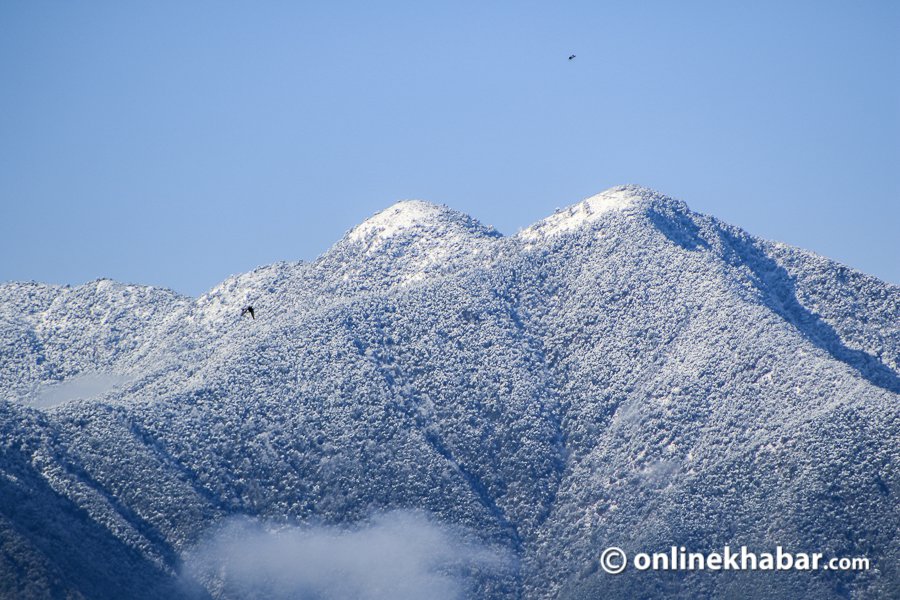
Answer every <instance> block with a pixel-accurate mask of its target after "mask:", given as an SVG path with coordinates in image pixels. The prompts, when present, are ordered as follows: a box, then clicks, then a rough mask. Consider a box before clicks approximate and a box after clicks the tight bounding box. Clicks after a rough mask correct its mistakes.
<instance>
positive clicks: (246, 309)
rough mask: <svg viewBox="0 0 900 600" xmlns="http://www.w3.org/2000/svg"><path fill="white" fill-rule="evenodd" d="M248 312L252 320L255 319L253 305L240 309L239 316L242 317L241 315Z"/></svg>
mask: <svg viewBox="0 0 900 600" xmlns="http://www.w3.org/2000/svg"><path fill="white" fill-rule="evenodd" d="M248 313H249V314H250V316H251V317H252V318H253V320H254V321H255V320H256V315H255V314H254V313H253V307H252V306H245V307H244V308H242V309H241V316H242V317H243V316H244V315H246V314H248Z"/></svg>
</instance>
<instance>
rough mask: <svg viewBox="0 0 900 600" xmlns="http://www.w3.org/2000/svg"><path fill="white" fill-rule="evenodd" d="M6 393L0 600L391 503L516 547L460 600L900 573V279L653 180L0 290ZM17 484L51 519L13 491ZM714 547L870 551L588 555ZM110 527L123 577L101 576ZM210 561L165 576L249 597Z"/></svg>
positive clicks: (829, 593)
mask: <svg viewBox="0 0 900 600" xmlns="http://www.w3.org/2000/svg"><path fill="white" fill-rule="evenodd" d="M246 304H253V305H254V307H255V308H256V311H257V319H256V320H255V321H251V320H249V319H247V318H244V319H242V318H241V317H240V308H241V307H242V306H244V305H246ZM0 391H2V398H3V403H2V404H0V408H2V421H0V425H2V427H0V431H2V432H3V436H2V438H0V439H2V442H0V448H2V449H3V454H2V455H0V475H4V477H0V494H2V496H0V497H2V498H5V499H6V500H4V501H3V502H0V548H2V550H0V556H2V557H3V558H4V562H0V565H6V566H0V595H3V593H4V590H5V591H6V592H9V590H13V589H18V588H19V587H21V586H23V585H25V583H27V584H28V585H29V586H30V587H29V589H30V590H32V592H31V593H32V594H33V595H34V596H38V597H40V596H42V595H50V593H49V592H47V591H46V590H69V591H75V592H80V593H82V594H85V595H86V596H89V597H103V596H104V595H105V596H107V597H117V596H121V594H122V593H123V592H122V590H123V589H125V587H126V586H129V585H132V586H134V583H135V582H136V581H141V582H144V584H145V585H144V587H143V588H141V586H134V587H136V588H137V589H146V590H147V594H146V595H147V597H158V596H159V595H160V592H159V590H161V589H169V588H167V587H166V586H170V587H171V586H173V585H176V584H179V585H182V586H183V585H184V582H183V581H182V579H183V578H182V577H180V574H181V573H182V571H183V561H184V560H186V557H190V556H193V554H192V551H193V550H192V549H194V548H196V547H197V544H198V543H202V541H203V540H204V539H206V536H208V535H209V532H210V531H214V530H215V527H216V525H217V524H219V523H223V522H225V521H226V520H227V519H228V518H229V517H232V516H235V515H243V516H251V517H259V518H262V519H264V520H265V521H266V522H270V523H276V522H277V523H282V524H286V523H313V522H314V523H320V524H351V523H356V522H364V521H365V520H366V519H368V518H369V517H370V516H372V515H373V514H376V513H379V512H381V511H390V510H394V509H422V510H425V511H427V513H428V514H430V515H432V518H433V519H434V520H435V521H436V522H438V523H442V524H453V525H458V526H462V527H464V528H465V530H466V531H469V532H477V536H478V537H479V538H480V539H481V542H483V543H486V544H490V545H491V547H492V548H503V549H505V550H504V551H507V552H509V553H511V555H513V556H514V557H515V558H516V560H515V566H514V568H513V569H512V571H510V570H509V569H494V570H491V569H488V568H484V569H483V570H481V571H479V570H478V569H474V570H472V569H468V570H467V572H468V571H473V572H474V575H472V576H471V577H469V578H467V580H466V585H467V586H469V587H467V588H464V589H466V590H467V591H466V592H465V593H466V594H467V595H470V596H472V597H495V598H507V597H509V598H514V597H524V598H553V597H571V598H593V597H604V596H608V595H611V594H612V595H615V594H630V593H633V592H635V591H636V590H643V591H644V592H643V593H646V594H647V595H648V596H650V597H654V596H661V595H663V594H665V595H680V596H682V597H704V596H715V597H719V596H722V595H728V594H735V593H738V592H739V593H740V594H743V595H744V596H749V597H773V596H774V597H789V598H796V597H809V598H828V597H848V596H852V597H878V596H885V597H889V596H890V595H891V594H892V593H894V592H896V590H897V586H898V584H900V573H898V570H897V566H896V565H897V564H898V559H900V556H898V547H900V544H898V541H900V539H898V534H900V502H898V494H900V475H898V472H897V469H896V465H897V464H898V461H900V411H898V400H900V289H898V288H897V287H895V286H890V285H888V284H885V283H883V282H880V281H878V280H877V279H874V278H871V277H868V276H866V275H863V274H861V273H858V272H855V271H853V270H851V269H849V268H847V267H844V266H842V265H838V264H836V263H833V262H831V261H829V260H827V259H824V258H822V257H818V256H815V255H813V254H810V253H808V252H805V251H802V250H798V249H795V248H791V247H788V246H785V245H782V244H775V243H770V242H765V241H762V240H758V239H755V238H753V237H751V236H749V235H748V234H746V233H744V232H742V231H740V230H739V229H736V228H734V227H732V226H730V225H727V224H724V223H721V222H719V221H717V220H716V219H714V218H712V217H708V216H704V215H698V214H695V213H692V212H691V211H690V210H689V209H688V208H687V206H686V205H685V204H684V203H682V202H679V201H675V200H672V199H670V198H667V197H664V196H662V195H660V194H657V193H655V192H652V191H650V190H646V189H644V188H639V187H634V186H626V187H620V188H615V189H613V190H609V191H607V192H604V193H602V194H599V195H597V196H594V197H592V198H589V199H587V200H585V201H583V202H581V203H578V204H575V205H573V206H572V207H570V208H568V209H564V210H562V211H559V212H557V213H556V214H554V215H551V216H549V217H548V218H546V219H544V220H543V221H540V222H538V223H536V224H535V225H533V226H531V227H529V228H527V229H525V230H523V231H521V232H520V233H519V234H517V235H515V236H510V237H503V236H500V235H499V234H498V233H497V232H495V231H493V230H492V229H489V228H486V227H484V226H482V225H481V224H479V223H478V222H477V221H475V220H474V219H472V218H471V217H468V216H467V215H463V214H461V213H458V212H456V211H453V210H451V209H449V208H446V207H440V206H435V205H431V204H427V203H424V202H418V201H413V202H401V203H398V204H396V205H394V206H392V207H390V208H388V209H386V210H385V211H383V212H381V213H379V214H378V215H375V216H374V217H372V218H371V219H369V220H367V221H366V222H364V223H362V224H361V225H359V226H357V227H356V228H354V229H352V230H351V231H349V232H348V233H347V235H346V236H345V237H344V238H343V239H341V240H340V241H338V242H337V243H336V244H335V245H334V246H333V247H332V248H331V249H330V250H329V251H328V252H326V253H325V254H324V255H322V256H321V257H320V258H318V259H317V260H316V261H313V262H311V263H278V264H275V265H271V266H268V267H262V268H260V269H257V270H256V271H253V272H251V273H247V274H243V275H239V276H236V277H232V278H230V279H228V280H226V281H225V282H223V283H222V284H221V285H219V286H217V287H216V288H214V289H213V290H211V291H210V292H209V293H207V294H205V295H204V296H201V297H200V298H197V299H190V298H184V297H179V296H177V295H176V294H174V293H171V292H169V291H166V290H160V289H154V288H146V287H140V286H126V285H121V284H116V283H113V282H109V281H99V282H93V283H90V284H86V285H84V286H80V287H78V288H68V287H58V286H46V285H41V284H5V285H2V286H0ZM26 497H27V498H31V499H32V500H31V502H32V503H38V504H39V505H40V506H42V507H44V510H42V511H37V512H27V511H25V512H23V511H22V510H19V509H17V508H16V506H17V505H19V504H20V501H19V500H13V499H14V498H26ZM73 520H74V521H73ZM73 531H79V532H81V533H78V536H79V537H81V538H84V539H87V540H90V542H89V543H87V545H86V550H85V551H84V552H82V553H81V554H80V555H79V556H78V560H77V561H76V560H75V559H72V558H71V557H69V554H70V553H68V552H66V551H63V550H60V545H63V546H65V545H66V544H67V543H68V542H66V541H65V540H67V539H70V538H71V536H72V535H74V534H73V533H72V532H73ZM725 544H730V545H732V546H740V545H742V544H746V545H749V546H753V547H757V548H760V549H761V550H768V549H773V548H774V547H775V546H776V545H782V546H791V547H795V548H798V549H804V550H807V551H821V552H826V553H828V554H831V555H834V556H859V555H865V556H869V557H870V558H872V559H873V560H874V561H875V563H876V566H877V568H876V569H873V570H870V571H868V572H862V573H856V572H854V573H797V572H791V573H780V574H734V573H720V574H710V573H693V574H688V575H685V576H680V577H675V576H673V575H672V574H665V573H660V574H656V573H649V572H647V573H637V574H628V573H626V574H623V575H621V576H619V577H617V578H613V577H610V576H607V575H605V574H604V573H603V572H602V571H600V570H599V569H598V568H597V563H596V559H597V556H598V554H599V552H600V550H602V549H603V548H605V547H607V546H611V545H616V546H621V547H623V548H625V549H626V550H628V551H638V550H647V551H654V550H665V549H668V547H669V546H671V545H685V546H688V547H690V548H691V549H692V550H693V551H704V550H717V549H721V547H722V546H724V545H725ZM114 546H115V547H121V548H125V549H127V552H125V553H122V552H119V554H121V555H122V556H126V558H123V559H122V560H127V561H130V562H129V563H128V566H127V568H128V569H129V570H130V572H132V573H134V577H133V578H132V579H129V578H118V579H115V578H113V579H111V578H110V577H109V574H108V569H109V568H116V569H119V568H121V569H124V568H125V565H119V566H113V567H110V566H109V565H108V564H107V562H106V560H105V559H104V558H103V557H105V556H107V555H108V554H109V553H110V548H112V547H114ZM10 565H16V566H10ZM75 571H78V573H77V575H76V573H75ZM201 580H202V583H203V584H204V585H205V586H206V587H205V589H202V588H198V587H191V588H190V589H188V588H186V587H182V588H179V590H180V591H179V592H178V593H182V594H184V595H197V596H200V597H202V596H204V595H206V594H209V595H211V596H213V597H234V593H235V590H237V589H238V588H234V587H229V583H228V581H227V577H226V578H225V579H224V580H223V579H222V578H221V577H219V578H218V579H217V577H216V576H209V577H206V578H205V579H204V578H202V577H201ZM106 581H110V583H109V585H108V586H107V587H104V585H105V584H104V582H106ZM179 582H180V583H179ZM117 586H118V587H117ZM241 589H243V588H241ZM244 591H246V590H244ZM229 594H231V595H229ZM129 595H135V593H134V592H133V590H129ZM238 595H239V594H238Z"/></svg>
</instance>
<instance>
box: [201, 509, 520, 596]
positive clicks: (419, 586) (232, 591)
mask: <svg viewBox="0 0 900 600" xmlns="http://www.w3.org/2000/svg"><path fill="white" fill-rule="evenodd" d="M185 565H186V571H187V574H189V575H190V576H191V577H192V578H194V579H197V580H199V581H201V582H202V583H203V584H204V585H206V586H207V588H208V589H210V591H212V592H213V594H214V595H215V596H216V597H220V598H316V599H321V600H344V599H351V598H353V599H359V600H383V599H384V600H386V599H391V600H407V599H409V600H413V599H419V598H430V599H434V600H455V599H459V598H464V597H466V594H467V591H468V590H469V586H470V585H471V584H472V582H473V581H474V579H475V578H477V577H478V576H479V575H485V574H503V573H505V572H508V571H510V570H511V569H512V568H513V565H514V559H513V556H512V554H511V553H510V552H509V551H507V550H505V549H503V548H500V547H494V546H488V545H486V544H484V543H482V542H480V541H478V540H477V538H475V536H474V535H472V534H471V533H469V532H467V531H465V530H463V529H461V528H458V527H453V526H447V525H442V524H439V523H436V522H434V521H433V520H431V519H429V518H427V517H426V516H425V515H423V514H422V513H418V512H407V511H396V512H392V513H387V514H384V515H380V516H378V517H376V518H374V519H372V520H371V521H369V522H367V523H365V524H363V525H361V526H355V527H353V528H339V527H329V526H316V527H282V528H272V527H266V526H264V525H262V524H259V523H255V522H252V521H249V520H246V519H243V520H231V521H229V522H228V523H226V524H225V525H224V526H223V527H221V528H219V529H218V530H216V531H215V532H214V533H213V534H212V535H211V536H209V537H208V538H207V539H206V540H205V541H203V542H201V543H200V544H199V545H197V546H196V547H195V548H193V549H192V550H190V551H189V552H187V553H186V555H185Z"/></svg>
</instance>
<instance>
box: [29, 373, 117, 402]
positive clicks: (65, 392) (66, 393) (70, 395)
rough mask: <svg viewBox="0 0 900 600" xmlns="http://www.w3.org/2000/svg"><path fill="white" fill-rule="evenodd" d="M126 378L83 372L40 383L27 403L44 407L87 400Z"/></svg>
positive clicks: (111, 374) (108, 389) (115, 386)
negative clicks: (52, 381) (60, 379)
mask: <svg viewBox="0 0 900 600" xmlns="http://www.w3.org/2000/svg"><path fill="white" fill-rule="evenodd" d="M127 380H128V378H127V377H124V376H122V375H115V374H113V373H85V374H82V375H77V376H75V377H72V378H70V379H66V380H65V381H60V382H54V383H50V384H44V385H42V386H41V387H40V388H38V390H37V392H35V394H34V396H33V397H32V398H31V399H30V400H29V401H28V402H27V404H28V405H29V406H32V407H34V408H42V409H44V408H53V407H54V406H59V405H61V404H65V403H67V402H71V401H73V400H87V399H89V398H93V397H94V396H99V395H101V394H105V393H107V392H111V391H112V390H114V389H116V388H117V387H120V386H121V385H122V384H124V383H125V382H126V381H127Z"/></svg>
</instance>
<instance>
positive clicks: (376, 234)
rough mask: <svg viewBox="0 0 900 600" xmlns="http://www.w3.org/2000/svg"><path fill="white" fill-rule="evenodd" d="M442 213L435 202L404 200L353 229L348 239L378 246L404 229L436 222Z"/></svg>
mask: <svg viewBox="0 0 900 600" xmlns="http://www.w3.org/2000/svg"><path fill="white" fill-rule="evenodd" d="M440 214H441V208H440V207H439V206H435V205H434V204H429V203H428V202H422V201H421V200H404V201H402V202H398V203H396V204H394V205H393V206H390V207H388V208H386V209H384V210H383V211H381V212H380V213H377V214H376V215H375V216H373V217H370V218H369V219H366V220H365V221H363V222H362V223H361V224H359V225H357V226H356V227H354V228H353V229H351V230H350V233H348V234H347V239H348V240H350V241H351V242H369V243H370V244H371V245H373V246H377V245H378V243H379V242H382V241H384V240H386V239H388V238H391V237H393V236H395V235H397V234H398V233H400V232H402V231H405V230H407V229H412V228H414V227H417V226H422V225H427V224H431V223H434V222H435V221H436V220H437V219H438V218H439V217H440Z"/></svg>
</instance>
